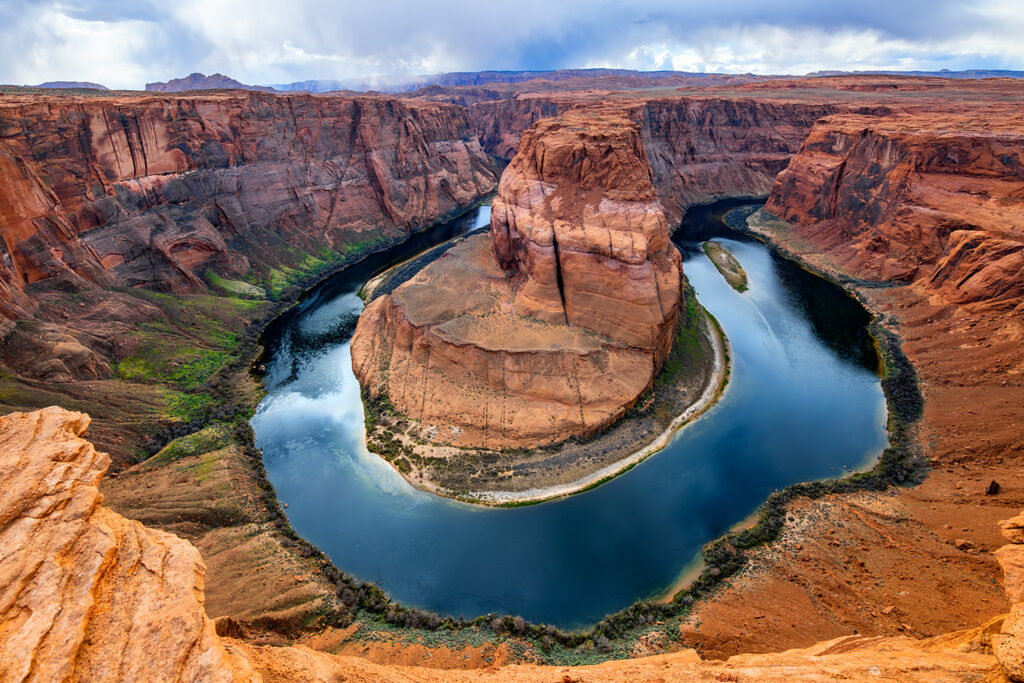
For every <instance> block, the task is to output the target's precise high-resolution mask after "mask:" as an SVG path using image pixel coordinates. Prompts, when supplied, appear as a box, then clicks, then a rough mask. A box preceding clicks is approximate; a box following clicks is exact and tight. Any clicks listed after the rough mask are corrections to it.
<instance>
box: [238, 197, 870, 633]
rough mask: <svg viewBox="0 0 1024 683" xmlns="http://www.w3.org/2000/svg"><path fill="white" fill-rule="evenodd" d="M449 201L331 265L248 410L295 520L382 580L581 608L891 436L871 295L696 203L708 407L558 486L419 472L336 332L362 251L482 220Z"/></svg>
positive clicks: (401, 586)
mask: <svg viewBox="0 0 1024 683" xmlns="http://www.w3.org/2000/svg"><path fill="white" fill-rule="evenodd" d="M460 220H461V223H457V224H450V225H448V226H447V227H445V226H442V228H440V229H438V230H437V231H436V234H435V233H430V234H425V235H423V236H420V237H418V238H417V240H418V242H417V244H415V245H407V246H406V247H405V248H404V251H403V250H402V249H399V250H397V251H396V252H393V253H391V254H388V255H384V256H381V257H379V258H377V260H376V262H371V263H366V264H363V265H362V266H360V267H358V268H356V269H351V270H350V271H347V272H345V273H342V274H340V275H339V276H337V277H336V278H334V279H332V280H330V281H328V282H327V283H325V285H323V286H322V287H320V288H318V289H317V290H315V291H314V292H313V293H312V294H311V295H310V296H309V297H308V298H307V299H306V300H305V301H303V303H302V304H301V305H300V306H299V307H297V308H295V309H293V311H291V312H290V313H289V314H288V315H287V316H285V317H283V318H282V319H280V320H279V321H278V322H277V323H276V324H275V325H273V326H271V328H269V329H268V334H267V336H266V341H267V344H268V360H267V365H268V374H267V377H266V385H267V389H268V394H267V396H266V398H265V399H264V400H263V402H262V403H261V404H260V406H259V408H258V410H257V411H256V414H255V415H254V417H253V419H252V426H253V429H254V430H255V433H256V436H257V441H258V443H259V445H260V446H261V447H262V449H263V454H264V463H265V465H266V469H267V473H268V475H269V477H270V480H271V482H272V483H273V484H274V486H275V488H276V489H277V493H278V496H279V498H280V500H282V501H284V502H287V503H288V504H289V507H288V511H287V512H288V517H289V519H290V521H291V524H292V526H293V527H294V528H295V530H296V531H297V532H298V533H299V534H300V535H302V536H303V537H304V538H306V539H308V540H309V541H311V542H312V543H314V544H316V545H317V546H319V547H320V548H321V549H322V550H324V551H325V552H326V553H327V554H328V555H329V556H330V557H331V559H332V560H333V561H334V563H335V564H336V565H337V566H338V567H339V568H340V569H342V570H343V571H345V572H348V573H350V574H352V575H354V576H356V577H358V578H359V579H362V580H365V581H373V582H375V583H377V584H378V585H379V586H381V587H382V588H383V589H384V590H385V591H386V592H387V593H388V594H389V595H391V596H392V597H393V598H395V599H398V600H399V601H401V602H403V603H405V604H407V605H414V606H417V607H421V608H426V609H429V610H433V611H436V612H439V613H444V614H452V615H456V616H466V617H473V616H476V615H478V614H482V613H487V612H497V613H511V614H520V615H522V616H524V617H525V618H527V619H529V620H530V621H533V622H537V623H541V622H543V623H549V624H555V625H558V626H560V627H564V628H573V627H580V626H585V625H588V624H591V623H593V622H595V621H597V620H599V619H601V618H602V617H603V616H605V615H606V614H609V613H611V612H615V611H617V610H619V609H622V608H623V607H626V606H628V605H629V604H630V603H632V602H633V601H635V600H636V599H638V598H642V597H649V596H652V595H654V594H657V593H659V592H661V591H663V590H665V589H666V588H667V587H668V586H670V585H672V584H673V583H674V582H675V581H676V579H677V578H678V577H679V575H680V572H682V571H683V570H684V568H686V567H687V565H690V564H691V563H692V562H693V561H694V560H695V559H696V558H697V557H698V556H699V552H700V548H701V547H702V546H703V545H704V544H705V543H706V542H708V541H709V540H711V539H713V538H715V537H717V536H719V535H721V534H722V533H724V532H725V531H727V530H728V529H729V528H730V527H731V526H733V525H735V524H736V523H738V522H740V521H741V520H743V519H744V518H745V517H747V516H748V515H749V514H750V513H751V512H753V511H754V510H755V509H756V508H757V507H758V506H759V505H760V504H761V503H762V502H764V500H765V498H766V497H767V496H768V494H769V493H770V492H771V491H772V490H773V489H777V488H780V487H783V486H785V485H787V484H791V483H795V482H799V481H808V480H813V479H822V478H830V477H836V476H841V475H842V474H843V473H844V471H847V470H850V469H856V468H861V467H863V466H865V465H866V464H869V463H870V462H871V461H872V460H873V459H874V458H875V457H876V456H877V455H878V454H879V453H880V452H881V450H882V449H883V448H884V446H885V444H886V443H887V441H886V438H887V437H886V432H885V402H884V398H883V395H882V391H881V387H880V383H879V378H878V376H877V374H876V372H875V369H874V368H875V366H876V365H877V359H876V358H875V356H874V355H873V351H872V350H871V348H870V346H869V345H868V344H867V343H866V340H867V336H866V333H865V330H864V324H865V323H867V321H868V317H867V314H866V312H865V311H864V310H863V309H862V308H860V306H859V305H858V304H857V303H856V302H854V301H853V300H852V299H849V298H848V297H846V295H845V294H843V293H842V292H841V291H840V290H839V289H838V288H836V287H834V286H833V285H831V284H829V283H827V282H825V281H824V280H821V279H819V278H817V277H815V276H813V275H811V274H809V273H806V272H805V271H802V270H800V269H799V268H797V267H796V266H794V265H793V264H791V263H789V262H787V261H784V260H782V259H780V258H778V257H775V256H774V255H772V254H771V253H770V252H769V251H768V250H767V249H766V248H765V247H764V246H763V245H761V244H760V243H758V242H755V241H752V240H749V239H747V238H743V237H742V236H740V235H738V234H736V233H732V232H731V231H729V230H728V229H726V228H725V227H724V225H723V224H721V223H720V222H719V221H718V220H717V218H716V216H715V212H714V211H711V210H705V211H703V212H701V211H696V212H693V214H691V216H690V217H689V223H688V227H684V229H683V230H681V235H682V237H680V238H677V240H678V241H679V245H680V248H681V249H682V251H683V253H684V266H683V267H684V270H685V273H686V276H687V277H688V278H689V280H690V282H691V283H692V285H693V286H694V288H695V289H696V291H697V295H698V297H699V299H700V301H701V302H702V303H703V305H704V306H705V307H706V308H707V309H708V310H709V311H710V312H711V313H712V314H714V316H715V317H716V318H717V319H718V320H719V322H720V323H721V325H722V327H723V328H724V330H725V333H726V335H727V336H728V338H729V342H730V344H731V355H732V379H731V381H730V383H729V386H728V388H727V389H726V391H725V394H724V396H723V397H722V400H721V401H720V402H719V403H718V404H717V405H716V406H715V407H714V408H712V409H711V410H710V411H709V412H708V413H707V414H705V415H704V416H703V417H702V418H700V419H699V420H697V421H696V422H695V423H694V424H692V425H691V426H689V427H687V428H686V429H685V430H683V431H682V432H680V433H679V434H677V436H676V438H675V439H674V440H673V441H672V443H671V444H670V446H669V447H668V448H666V449H665V450H663V451H661V452H660V453H658V454H657V455H655V456H653V457H652V458H650V459H648V460H647V461H645V462H644V463H642V464H641V465H639V466H638V467H636V468H634V469H633V470H632V471H630V472H628V473H627V474H625V475H623V476H621V477H618V478H617V479H614V480H612V481H611V482H609V483H607V484H604V485H603V486H601V487H599V488H597V489H595V490H593V491H589V492H587V493H584V494H580V495H577V496H573V497H571V498H568V499H565V500H561V501H556V502H551V503H545V504H542V505H536V506H531V507H524V508H514V509H488V508H481V507H476V506H470V505H466V504H462V503H456V502H453V501H450V500H447V499H442V498H438V497H436V496H433V495H430V494H427V493H423V492H421V491H417V490H416V489H413V488H412V487H411V486H409V485H408V484H407V483H406V482H405V480H403V479H402V477H401V476H400V475H399V474H398V473H397V472H395V471H394V470H393V469H392V468H391V467H390V466H389V465H388V464H387V463H385V462H384V461H383V460H381V459H380V458H378V457H377V456H374V455H372V454H370V453H368V452H367V450H366V448H365V446H364V443H363V408H362V404H361V402H360V399H359V386H358V383H357V382H356V380H355V378H354V376H353V374H352V369H351V358H350V355H349V346H348V343H347V341H345V342H342V341H340V339H342V338H347V335H348V334H350V330H351V327H352V324H353V322H354V320H355V319H356V317H357V316H358V314H359V311H360V310H361V309H362V302H361V300H360V299H359V297H358V296H356V294H355V292H356V291H357V290H358V288H359V287H360V286H361V284H362V282H363V281H365V279H367V278H368V277H369V276H370V275H371V274H372V272H373V270H375V269H378V268H380V267H382V266H383V265H386V263H387V262H388V261H389V260H394V259H395V258H396V257H397V256H400V255H405V256H408V255H411V254H412V253H415V251H416V250H418V249H421V248H424V247H425V246H426V245H427V244H429V243H430V242H431V241H436V240H440V239H443V238H445V237H447V236H450V235H451V234H457V233H459V232H464V231H466V230H468V229H471V228H473V227H476V226H482V225H486V224H487V222H488V220H489V210H488V208H487V207H482V208H481V209H480V210H479V212H476V213H471V214H470V215H468V216H464V217H463V218H462V219H460ZM688 237H700V238H701V239H706V238H708V237H711V238H713V239H716V240H719V241H721V242H722V244H724V245H725V246H726V247H727V248H728V249H729V250H730V251H731V252H732V253H733V254H734V255H735V256H736V258H737V259H738V260H739V261H740V263H741V264H742V265H743V267H744V268H745V270H746V272H747V275H748V277H749V280H750V290H749V291H748V292H747V293H744V294H740V293H737V292H735V291H734V290H732V289H731V288H730V287H729V286H728V285H727V284H726V282H725V281H724V279H723V278H722V277H721V276H720V275H719V273H718V272H717V271H716V270H715V269H714V267H713V266H712V265H711V263H710V261H709V260H708V259H707V257H706V256H705V255H704V254H703V252H702V251H701V250H700V249H699V248H698V244H699V243H698V242H696V241H686V240H687V239H688Z"/></svg>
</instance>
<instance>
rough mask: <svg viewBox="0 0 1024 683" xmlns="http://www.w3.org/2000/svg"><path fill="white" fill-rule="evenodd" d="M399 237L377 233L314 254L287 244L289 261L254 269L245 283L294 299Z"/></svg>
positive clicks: (272, 294) (275, 296) (267, 293)
mask: <svg viewBox="0 0 1024 683" xmlns="http://www.w3.org/2000/svg"><path fill="white" fill-rule="evenodd" d="M398 241H400V240H399V238H398V237H395V236H391V235H388V234H385V233H377V234H375V235H372V236H370V237H367V238H366V239H362V240H359V241H356V242H351V243H346V244H343V245H341V248H340V249H339V250H338V251H334V250H332V249H327V248H323V249H320V250H319V251H318V252H317V254H315V255H314V254H309V253H305V252H302V251H300V250H298V249H296V248H294V247H286V248H285V249H284V251H285V252H286V253H287V258H286V263H284V264H280V265H277V266H274V267H271V268H267V269H266V271H265V272H263V273H262V274H261V273H258V272H257V271H255V270H254V271H252V272H250V275H249V279H250V282H249V283H243V284H248V285H249V286H257V289H260V290H262V291H264V292H265V293H266V295H267V296H269V297H270V298H271V299H274V300H289V299H294V298H296V297H297V296H298V294H300V293H301V292H302V291H303V290H305V289H307V288H309V287H310V286H312V285H313V284H314V283H315V282H316V281H317V280H319V279H320V278H322V277H324V276H325V275H327V274H328V273H331V272H334V271H336V270H338V269H340V268H343V267H345V266H348V265H351V264H353V263H356V262H358V261H361V260H362V259H364V258H366V257H367V256H369V255H370V254H372V253H374V252H376V251H380V250H381V249H385V248H387V247H389V246H391V245H393V244H395V243H397V242H398Z"/></svg>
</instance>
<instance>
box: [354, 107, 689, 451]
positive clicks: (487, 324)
mask: <svg viewBox="0 0 1024 683" xmlns="http://www.w3.org/2000/svg"><path fill="white" fill-rule="evenodd" d="M492 252H493V253H492ZM499 266H500V268H499ZM681 278H682V270H681V266H680V256H679V253H678V251H677V250H676V248H675V247H674V246H673V245H672V244H671V242H670V241H669V230H668V223H667V222H666V220H665V216H664V214H663V213H662V211H661V208H660V206H659V205H658V203H657V200H656V198H655V195H654V189H653V187H652V186H651V173H650V168H649V165H648V163H647V158H646V155H645V153H644V149H643V145H642V143H641V138H640V132H639V129H638V127H637V126H636V124H635V123H634V122H632V121H631V120H630V119H628V118H625V117H622V116H618V115H601V114H577V113H569V114H565V115H563V116H561V117H558V118H555V119H548V120H544V121H541V122H539V123H538V124H537V125H535V126H534V127H533V128H532V129H531V130H530V131H529V132H528V133H527V134H526V135H524V137H523V140H522V143H521V146H520V151H519V154H517V155H516V157H515V159H513V161H512V163H511V164H510V165H509V166H508V168H507V169H506V170H505V172H504V174H503V175H502V181H501V185H500V188H499V192H498V197H497V198H496V199H495V201H494V205H493V207H492V213H491V228H490V233H489V235H487V236H482V235H481V236H475V237H472V238H470V239H468V240H466V241H465V242H464V243H463V244H462V245H460V246H458V247H456V248H454V249H451V250H450V251H448V252H447V253H446V254H445V255H444V256H442V257H441V258H440V259H439V260H437V261H436V262H434V263H432V264H430V265H429V266H427V267H426V268H425V269H424V270H423V271H422V272H421V273H419V274H418V275H417V276H416V277H415V278H413V279H412V280H410V281H409V282H407V283H406V284H404V285H403V286H401V287H400V288H399V289H397V290H396V291H395V292H394V293H393V294H392V295H390V296H383V297H381V298H379V299H377V300H376V301H374V302H373V303H372V304H370V306H368V307H367V309H366V311H365V312H364V314H363V316H362V317H361V319H360V321H359V325H358V327H357V328H356V332H355V335H354V337H353V340H352V362H353V367H354V368H355V372H356V376H357V377H358V378H359V380H360V382H361V383H362V384H363V386H365V387H366V388H367V389H368V390H369V392H370V394H371V396H374V397H377V396H387V398H388V399H389V400H390V402H391V404H392V405H393V406H394V407H395V408H396V409H397V410H398V411H400V412H401V413H402V414H404V415H406V416H407V417H410V418H412V419H414V420H416V421H418V422H420V423H422V424H423V425H424V426H425V427H426V428H427V430H429V431H428V432H427V433H426V435H427V436H428V438H431V439H432V440H438V441H444V442H450V443H454V444H457V445H478V446H487V447H491V448H507V447H521V446H536V445H539V444H544V443H550V442H553V441H559V440H562V439H565V438H568V437H569V436H572V435H583V434H589V433H592V432H594V431H597V430H599V429H601V428H602V427H604V426H605V425H607V424H609V423H610V422H612V421H614V420H615V419H616V418H618V417H619V416H620V415H622V413H623V412H625V410H627V409H628V408H629V407H630V406H631V405H632V404H633V403H634V402H635V401H636V399H637V398H638V397H639V396H640V394H641V393H643V391H644V390H646V389H647V388H648V387H649V386H650V383H651V381H652V380H653V378H654V375H655V373H656V372H657V371H658V369H659V368H660V367H661V365H662V363H663V361H664V359H665V356H666V354H667V353H668V350H669V348H670V346H671V342H672V338H673V334H674V330H675V326H676V322H677V320H678V314H679V305H680V296H681V289H680V288H681Z"/></svg>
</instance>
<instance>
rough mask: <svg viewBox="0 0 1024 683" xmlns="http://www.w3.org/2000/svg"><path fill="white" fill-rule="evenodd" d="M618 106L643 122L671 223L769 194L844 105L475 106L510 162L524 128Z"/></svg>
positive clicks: (740, 101) (584, 102)
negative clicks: (817, 126)
mask: <svg viewBox="0 0 1024 683" xmlns="http://www.w3.org/2000/svg"><path fill="white" fill-rule="evenodd" d="M613 107H614V108H615V109H617V110H619V111H622V112H628V114H629V116H631V117H632V118H633V119H634V120H636V121H637V122H638V123H639V125H640V130H641V135H642V138H643V144H644V148H645V149H646V151H647V159H648V162H649V164H650V167H651V171H652V173H653V177H652V182H653V184H654V187H655V189H656V190H657V192H658V197H659V199H660V200H661V203H662V206H663V208H664V211H665V214H666V216H667V218H668V221H669V224H670V225H672V226H673V227H674V226H675V225H676V224H678V222H679V220H680V219H681V218H682V215H683V213H685V211H686V208H687V207H689V206H692V205H694V204H699V203H705V202H709V201H714V200H716V199H722V198H725V197H743V196H764V195H767V194H768V192H769V191H770V190H771V188H772V184H773V182H774V180H775V176H776V175H777V174H778V173H779V171H781V170H783V169H784V168H785V167H786V164H788V163H789V160H790V158H792V156H793V155H794V154H795V153H796V152H797V150H799V149H800V145H801V143H802V142H803V141H804V138H805V137H807V133H808V132H809V131H810V130H811V126H813V125H814V122H815V121H817V120H818V119H819V118H821V117H823V116H826V115H828V114H831V113H833V112H835V111H837V110H839V109H845V108H848V107H846V106H843V105H836V104H826V103H817V102H773V101H770V100H769V101H759V100H757V99H753V98H749V97H744V98H728V97H687V96H675V97H663V98H653V99H644V100H640V99H636V98H632V99H623V100H622V101H621V103H617V104H615V105H612V104H610V103H608V102H600V101H593V100H590V101H588V99H587V98H582V97H568V96H555V95H549V96H539V97H519V98H516V99H507V100H501V101H496V102H484V103H480V104H474V105H473V106H472V107H470V112H471V118H472V121H473V125H474V127H475V129H476V130H477V132H478V133H479V135H480V143H481V145H483V148H484V149H485V150H486V151H487V152H488V153H490V154H492V155H494V156H496V157H498V158H502V159H510V158H511V157H512V155H513V154H514V153H515V151H516V150H517V149H518V147H519V140H520V138H521V137H522V135H523V133H524V132H525V131H526V130H527V129H528V128H530V126H532V125H533V124H534V123H536V122H537V121H538V120H540V119H543V118H549V117H552V116H557V115H558V114H561V113H562V112H565V111H568V110H569V109H574V108H576V109H581V110H587V109H595V108H596V109H604V108H613Z"/></svg>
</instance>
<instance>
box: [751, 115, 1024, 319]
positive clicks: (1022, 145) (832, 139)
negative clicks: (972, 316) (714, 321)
mask: <svg viewBox="0 0 1024 683" xmlns="http://www.w3.org/2000/svg"><path fill="white" fill-rule="evenodd" d="M1022 130H1024V118H1022V117H1021V116H1020V115H1019V114H1013V113H1009V112H1005V111H999V110H993V111H989V112H980V113H977V114H961V113H949V112H944V113H935V114H928V113H917V114H904V115H900V116H890V117H887V118H885V119H876V118H868V117H863V116H856V115H838V116H831V117H828V118H825V119H823V120H822V121H820V122H819V123H818V124H817V125H815V126H814V129H813V130H812V131H811V133H810V135H809V136H808V138H807V140H806V142H805V143H804V144H803V146H802V147H801V149H800V152H799V154H798V155H797V156H796V157H794V158H793V160H792V162H791V163H790V164H789V166H788V168H787V169H786V170H785V171H784V172H783V173H781V174H780V175H779V177H778V180H777V182H776V184H775V187H774V188H773V189H772V193H771V197H770V199H769V201H768V204H767V206H766V208H767V209H768V210H769V211H771V212H772V213H774V214H776V215H777V216H779V217H781V218H783V219H785V220H786V221H789V222H791V223H794V224H796V225H797V226H799V234H800V237H801V238H802V239H805V240H808V241H810V242H812V243H813V244H815V245H816V246H817V247H819V248H820V249H822V250H823V251H824V252H825V253H826V254H828V255H829V257H830V258H831V259H832V260H833V261H834V262H835V263H836V264H837V265H838V266H839V267H840V268H841V269H843V270H844V271H846V272H849V273H852V274H854V275H856V276H857V277H861V278H869V279H880V280H896V281H905V282H910V281H919V283H918V284H919V286H920V287H922V288H924V289H925V290H928V291H931V292H935V293H938V294H940V295H941V297H942V299H943V300H945V301H949V302H954V303H967V302H972V301H989V302H996V301H1001V300H1012V299H1019V298H1021V297H1022V296H1024V278H1021V277H1020V272H1021V268H1022V267H1024V133H1022V132H1021V131H1022Z"/></svg>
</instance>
